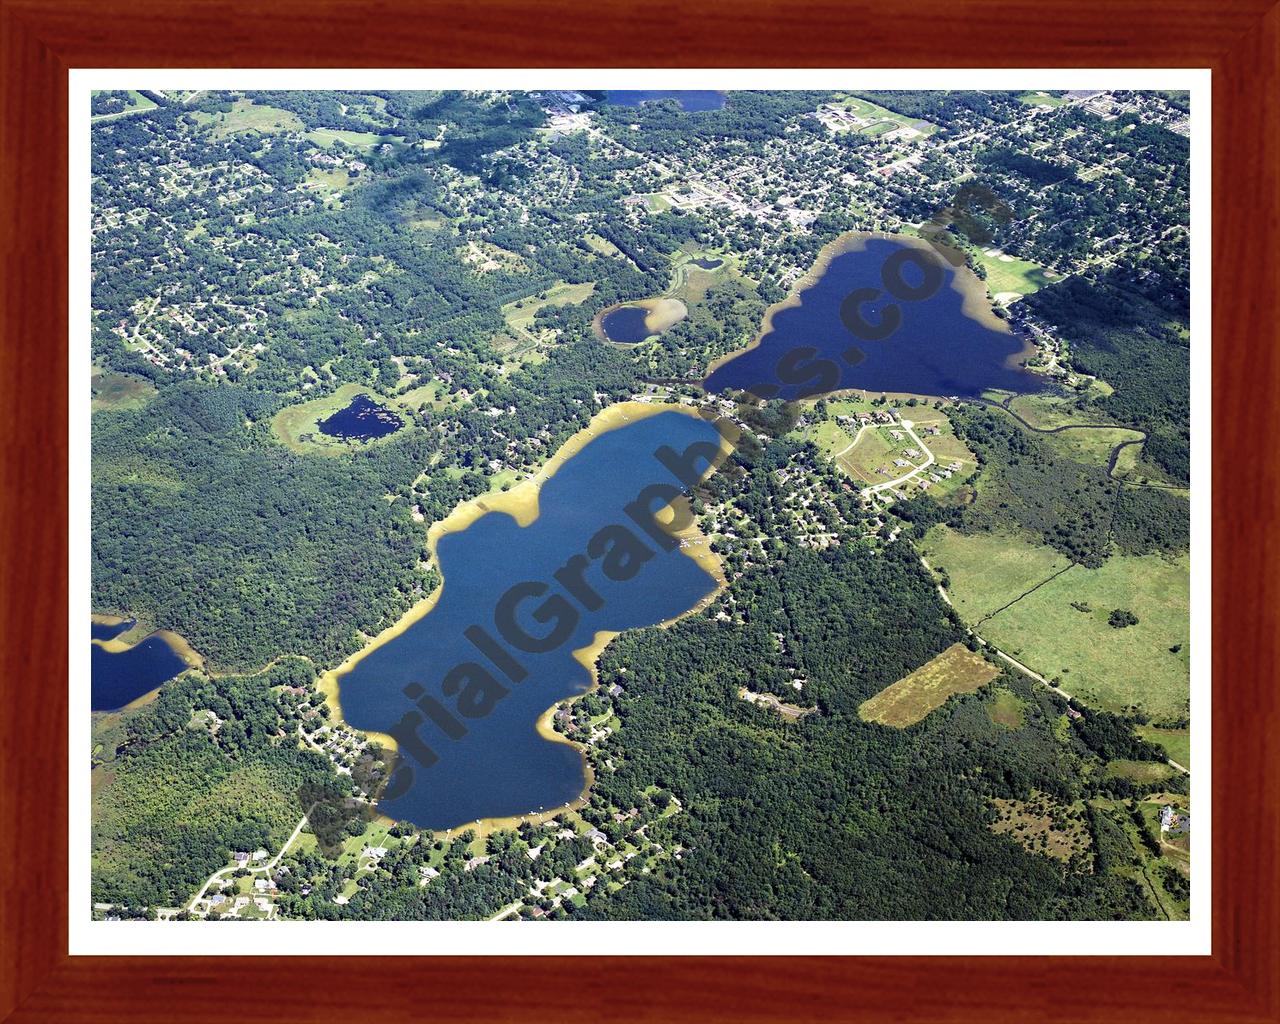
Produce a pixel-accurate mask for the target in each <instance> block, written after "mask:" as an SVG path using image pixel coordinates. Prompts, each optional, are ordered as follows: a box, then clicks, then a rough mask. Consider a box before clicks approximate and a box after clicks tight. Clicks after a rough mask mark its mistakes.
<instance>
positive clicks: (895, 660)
mask: <svg viewBox="0 0 1280 1024" xmlns="http://www.w3.org/2000/svg"><path fill="white" fill-rule="evenodd" d="M731 593H732V595H733V597H734V598H735V603H736V605H737V606H740V607H745V608H747V609H749V611H748V613H747V616H746V619H747V621H746V624H745V625H744V626H743V627H741V628H738V629H729V628H726V627H725V626H723V625H720V624H717V623H716V622H715V621H714V620H713V618H712V617H711V615H710V614H708V615H707V616H705V617H699V618H696V619H690V620H686V621H684V622H681V623H679V624H677V625H676V626H674V627H672V628H671V629H669V630H665V631H664V630H646V631H643V632H639V633H634V634H627V635H626V636H624V637H622V638H620V639H619V640H617V641H615V642H614V643H613V644H611V645H610V646H609V648H607V649H606V652H605V655H604V657H603V659H602V662H601V676H602V679H604V680H606V681H610V680H615V679H617V680H624V681H625V682H626V684H627V689H626V693H625V696H623V697H622V698H621V699H620V701H619V705H618V714H619V716H620V718H621V720H622V727H621V729H620V730H619V738H618V749H619V751H625V752H626V756H625V760H623V762H622V764H621V766H620V767H619V769H618V771H617V772H616V773H614V774H610V775H605V776H603V777H601V778H599V779H598V780H597V790H598V795H599V798H600V799H602V800H607V801H609V802H610V803H612V804H614V805H617V806H630V804H631V802H633V801H634V800H635V799H636V794H637V793H638V792H642V791H644V790H645V789H646V788H647V787H650V786H654V785H657V786H660V787H662V788H664V789H666V790H669V791H670V792H671V793H673V794H674V795H675V796H677V797H678V798H679V799H680V800H681V801H682V802H683V804H684V805H685V807H686V809H687V814H686V815H682V816H681V817H680V818H679V819H673V821H678V823H679V832H678V839H679V842H680V843H681V844H682V845H683V846H684V847H686V848H687V849H689V850H690V851H692V854H691V855H690V856H687V857H685V858H683V859H682V860H680V861H679V862H677V863H675V864H673V865H672V866H671V868H670V869H669V870H664V871H662V872H659V873H656V874H654V875H643V876H641V877H640V878H638V879H636V880H635V881H634V882H633V883H632V884H631V885H629V886H627V887H626V888H625V889H623V890H622V891H621V892H620V893H618V894H616V895H614V896H613V897H612V898H610V899H608V900H603V899H601V900H589V902H588V910H587V912H586V913H587V916H588V917H596V918H615V919H616V918H655V917H656V918H690V917H694V918H705V917H713V918H736V919H755V918H815V917H819V918H820V917H827V918H855V919H856V918H873V919H880V918H971V919H972V918H977V919H985V918H1046V917H1048V918H1051V917H1059V916H1071V917H1099V918H1110V917H1114V916H1124V917H1132V916H1138V917H1142V916H1148V915H1149V914H1150V913H1151V910H1150V908H1149V907H1148V906H1147V905H1146V902H1145V900H1144V898H1143V896H1142V895H1141V893H1140V892H1139V891H1138V889H1137V888H1136V886H1135V885H1134V883H1133V882H1131V881H1129V880H1128V879H1125V878H1122V877H1119V876H1117V875H1111V874H1104V873H1098V872H1095V871H1092V870H1090V861H1089V859H1088V858H1086V859H1085V861H1083V862H1079V863H1075V864H1073V865H1071V866H1070V867H1064V866H1063V865H1061V864H1059V863H1058V862H1055V861H1053V860H1052V859H1050V858H1048V857H1046V856H1043V855H1036V854H1029V853H1027V852H1025V851H1024V850H1023V849H1021V848H1020V847H1019V846H1017V845H1016V844H1015V843H1013V842H1011V841H1009V840H1008V839H1007V838H1004V837H1001V836H997V835H995V834H994V833H992V832H991V831H990V830H989V828H988V825H989V824H990V822H991V821H992V811H991V808H990V804H989V800H990V799H991V798H993V797H1023V798H1025V797H1027V796H1028V795H1029V794H1030V792H1031V791H1032V790H1033V789H1037V790H1040V791H1042V792H1048V793H1053V794H1055V795H1057V796H1058V797H1059V798H1061V799H1063V800H1065V801H1068V802H1069V801H1071V800H1073V799H1075V798H1077V797H1079V796H1081V795H1084V793H1085V792H1086V789H1084V788H1082V783H1081V781H1080V776H1079V775H1078V774H1077V768H1076V762H1077V761H1078V760H1079V759H1080V758H1087V757H1089V756H1090V752H1089V748H1088V747H1087V745H1086V744H1085V743H1084V742H1083V736H1081V737H1079V738H1077V737H1074V736H1073V737H1071V738H1069V740H1068V742H1067V744H1066V745H1065V746H1064V745H1063V744H1062V743H1061V742H1060V741H1059V740H1057V739H1055V738H1054V735H1053V730H1052V725H1053V723H1054V721H1055V720H1056V719H1057V718H1058V717H1059V716H1060V715H1061V713H1062V710H1063V709H1062V707H1061V706H1060V704H1061V702H1060V701H1059V699H1057V698H1055V697H1053V696H1052V695H1051V694H1048V693H1047V692H1046V691H1044V690H1037V689H1033V688H1031V687H1029V686H1027V685H1025V684H1023V683H1020V682H1017V681H1014V680H1010V679H1006V680H1005V684H1006V685H1011V686H1013V687H1015V688H1016V689H1017V691H1018V693H1019V694H1020V697H1021V699H1022V700H1023V701H1025V702H1026V704H1027V708H1028V711H1027V715H1026V723H1025V724H1024V726H1023V727H1022V728H1020V729H1018V730H1015V731H1007V730H1003V729H1001V728H999V727H996V726H994V725H993V724H992V721H991V718H990V717H989V715H988V714H987V711H986V709H985V706H984V698H983V696H982V695H976V696H973V697H965V698H960V699H953V700H952V701H950V702H948V703H947V705H945V706H944V707H943V708H942V709H940V710H939V711H937V712H935V713H934V714H932V715H930V716H929V717H928V718H927V719H926V720H925V721H924V722H922V723H920V724H919V725H917V726H913V727H910V728H908V729H905V730H896V729H891V728H886V727H882V726H878V725H871V724H868V723H865V722H862V721H861V720H860V719H859V718H858V716H857V712H856V709H857V706H858V704H859V703H860V702H861V701H863V700H865V699H866V698H867V697H868V696H870V695H871V694H873V693H875V692H877V691H878V690H879V689H881V688H882V687H883V686H885V685H887V684H888V683H890V682H892V681H894V680H895V679H896V678H898V677H899V676H901V675H903V674H905V673H907V672H909V671H910V670H911V669H912V668H913V667H915V665H917V664H919V663H921V662H922V661H924V660H926V659H927V658H928V657H929V656H930V655H931V654H933V653H936V652H937V651H938V650H940V649H941V648H943V647H945V646H946V645H947V644H949V643H950V642H951V641H953V640H954V639H956V638H957V637H958V636H960V635H961V633H962V631H961V630H959V628H958V627H957V625H956V624H955V622H954V621H953V620H952V618H951V617H950V615H949V613H948V610H947V609H946V607H945V606H943V605H942V604H941V603H940V602H939V601H938V599H937V595H936V593H935V591H934V589H933V586H932V581H931V580H930V579H929V578H928V576H927V575H926V574H925V573H924V572H923V571H922V570H921V568H920V566H919V562H918V560H917V559H915V557H914V556H913V555H912V554H911V553H910V552H909V550H908V549H905V548H902V547H899V548H895V549H890V550H888V551H886V552H885V553H884V554H883V555H879V556H877V555H873V554H871V553H869V552H868V551H866V550H860V549H856V548H841V549H839V550H837V551H834V552H831V553H827V554H818V553H815V552H810V551H804V550H789V551H788V552H787V553H786V554H785V556H784V557H782V558H780V559H778V560H777V561H776V563H775V564H773V565H772V566H771V567H769V568H767V569H759V570H756V571H753V572H752V573H749V574H748V575H746V576H744V577H743V578H742V579H741V580H739V581H738V582H737V583H736V584H735V585H734V587H733V588H732V591H731ZM770 632H778V633H781V634H782V636H783V637H784V640H783V648H784V649H785V650H787V651H792V652H796V656H797V658H798V659H799V664H800V666H801V667H802V670H803V672H804V673H805V675H806V677H807V680H808V682H807V689H809V690H810V691H811V692H812V694H813V695H814V698H815V699H816V701H817V705H818V707H819V708H820V709H821V710H820V713H819V714H817V715H813V716H809V717H807V718H805V719H804V720H802V722H800V723H795V724H787V723H786V722H784V721H783V720H781V719H779V718H778V716H777V715H775V714H774V713H773V712H772V711H769V710H767V709H764V708H757V707H754V706H752V705H750V704H747V703H746V702H744V701H741V700H739V699H738V698H737V690H738V687H739V686H743V685H752V684H753V680H754V679H755V678H756V677H757V675H758V674H759V673H760V671H761V652H762V651H766V650H769V649H771V648H772V647H773V646H774V645H772V644H771V642H770V640H769V633H770ZM672 828H673V829H675V828H676V825H674V824H673V825H672ZM673 838H675V837H673Z"/></svg>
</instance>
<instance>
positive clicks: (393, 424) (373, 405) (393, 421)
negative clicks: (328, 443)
mask: <svg viewBox="0 0 1280 1024" xmlns="http://www.w3.org/2000/svg"><path fill="white" fill-rule="evenodd" d="M316 426H317V427H318V428H319V430H320V433H322V434H325V435H327V436H329V437H340V438H342V439H343V440H354V441H369V440H372V439H373V438H375V437H386V436H387V435H388V434H394V433H395V432H396V431H397V430H399V429H400V428H401V427H402V426H404V423H403V422H402V421H401V419H400V417H399V416H397V415H396V414H395V413H393V412H392V411H391V410H390V409H387V408H384V407H383V406H381V405H379V404H378V403H377V402H375V401H374V400H373V399H372V398H370V397H369V396H368V395H356V397H355V398H353V399H352V400H351V404H350V405H348V406H347V407H346V408H345V409H339V410H338V411H337V412H335V413H334V414H333V415H332V416H330V417H329V418H328V419H324V420H321V421H320V422H319V423H317V424H316Z"/></svg>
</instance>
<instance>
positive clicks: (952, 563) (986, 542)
mask: <svg viewBox="0 0 1280 1024" xmlns="http://www.w3.org/2000/svg"><path fill="white" fill-rule="evenodd" d="M920 549H921V553H922V554H923V555H924V557H925V558H926V559H928V561H929V564H930V565H931V566H932V567H933V569H934V571H935V572H938V573H944V574H945V575H946V576H947V578H948V580H949V583H950V585H949V586H948V587H947V594H948V596H949V597H950V598H951V601H952V603H953V604H954V605H955V606H956V611H958V612H959V613H960V617H961V618H962V619H963V620H964V621H965V622H966V623H968V624H969V625H971V626H972V625H973V624H974V623H976V622H978V621H979V620H980V619H982V618H983V617H984V616H987V615H990V614H991V613H992V612H994V611H995V610H996V609H998V608H1002V607H1004V606H1005V605H1006V604H1009V602H1011V601H1015V600H1017V599H1018V598H1019V597H1020V596H1021V595H1022V594H1025V593H1026V592H1027V591H1028V590H1030V589H1031V588H1032V587H1034V586H1035V585H1036V584H1038V583H1042V582H1043V581H1044V580H1047V579H1048V578H1049V577H1050V576H1052V575H1053V574H1054V573H1055V572H1060V571H1061V570H1063V569H1065V568H1066V567H1067V566H1068V565H1070V564H1071V561H1070V559H1068V558H1067V556H1066V555H1064V554H1061V553H1060V552H1058V551H1055V550H1054V549H1053V548H1051V547H1048V546H1046V545H1044V544H1033V543H1030V542H1029V541H1026V540H1023V539H1021V538H1019V537H1012V536H1008V535H1006V534H1000V533H977V534H963V533H957V532H956V531H955V530H952V529H951V528H950V527H947V526H935V527H934V528H933V529H932V530H930V531H929V532H928V534H926V535H925V539H924V541H923V542H922V543H921V545H920Z"/></svg>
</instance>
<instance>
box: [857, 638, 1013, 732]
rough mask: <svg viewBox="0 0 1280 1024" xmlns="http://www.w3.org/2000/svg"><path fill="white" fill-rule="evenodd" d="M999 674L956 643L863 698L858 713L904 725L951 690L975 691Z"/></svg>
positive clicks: (923, 714) (933, 707)
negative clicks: (874, 693) (912, 670)
mask: <svg viewBox="0 0 1280 1024" xmlns="http://www.w3.org/2000/svg"><path fill="white" fill-rule="evenodd" d="M999 674H1000V670H999V669H998V668H996V667H995V666H994V665H992V664H991V662H989V661H987V660H986V659H985V658H983V657H982V655H980V654H975V653H974V652H973V651H971V650H969V648H967V647H966V646H965V645H964V644H961V643H955V644H952V645H951V646H950V647H948V648H947V649H946V650H945V651H943V652H942V653H941V654H939V655H938V656H937V657H935V658H932V659H930V660H929V661H927V662H925V663H924V664H923V665H921V666H920V667H919V668H918V669H916V670H915V671H914V672H912V673H911V674H910V675H909V676H906V677H904V678H902V679H899V680H898V681H897V682H896V683H891V684H890V685H889V686H886V687H885V688H884V689H883V690H881V691H880V692H879V693H877V694H876V695H875V696H874V697H872V698H870V699H869V700H866V701H863V703H862V705H861V706H860V707H859V708H858V714H859V715H860V716H861V717H862V719H863V720H864V721H867V722H878V723H880V724H881V725H889V726H893V727H894V728H895V729H905V728H906V727H907V726H909V725H915V724H916V723H917V722H920V721H923V720H924V719H925V717H927V716H928V715H929V713H930V712H932V711H935V710H937V709H938V708H940V707H942V705H943V704H945V703H946V700H947V698H948V697H950V696H952V695H953V694H957V693H974V692H975V691H977V690H979V689H981V688H982V687H983V686H985V685H986V684H987V683H989V682H991V680H993V679H994V678H995V677H996V676H998V675H999Z"/></svg>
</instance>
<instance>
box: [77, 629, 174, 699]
mask: <svg viewBox="0 0 1280 1024" xmlns="http://www.w3.org/2000/svg"><path fill="white" fill-rule="evenodd" d="M132 625H133V623H132V622H126V623H123V624H121V625H119V626H104V625H101V624H100V623H96V622H95V623H93V631H92V632H93V636H92V639H94V640H110V639H113V638H114V637H116V636H118V635H119V634H120V633H123V632H124V631H125V630H127V629H129V628H130V627H131V626H132ZM186 667H187V663H186V662H185V661H183V660H182V658H181V657H180V656H179V655H178V653H177V652H176V651H175V650H174V649H173V648H172V647H170V646H169V645H168V644H167V643H166V642H165V641H164V639H163V638H162V637H158V636H151V637H148V638H147V639H146V640H143V641H142V643H140V644H135V645H134V646H133V647H130V648H129V649H128V650H126V651H120V652H119V653H118V654H117V653H113V652H111V651H108V650H106V649H105V648H103V647H100V646H99V645H98V644H91V645H90V647H89V672H90V679H91V685H90V691H91V693H90V704H91V707H92V708H93V710H94V711H116V710H118V709H120V708H122V707H124V706H125V705H126V704H128V703H129V702H131V701H135V700H137V699H138V698H139V697H141V696H142V695H143V694H144V693H150V692H151V691H152V690H154V689H155V688H156V687H157V686H159V685H160V684H161V683H163V682H166V681H167V680H170V679H172V678H173V677H174V676H176V675H180V674H181V673H182V672H184V671H185V670H186Z"/></svg>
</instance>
